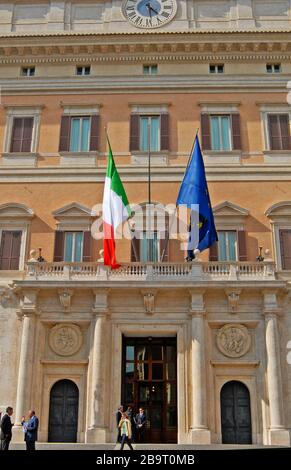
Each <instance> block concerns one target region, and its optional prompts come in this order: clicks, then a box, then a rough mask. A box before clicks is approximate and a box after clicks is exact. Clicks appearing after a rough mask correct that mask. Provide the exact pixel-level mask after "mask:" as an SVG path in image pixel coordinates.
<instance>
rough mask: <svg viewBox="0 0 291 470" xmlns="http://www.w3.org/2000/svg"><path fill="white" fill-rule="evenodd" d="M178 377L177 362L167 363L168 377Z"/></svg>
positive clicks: (171, 378) (168, 378) (169, 378)
mask: <svg viewBox="0 0 291 470" xmlns="http://www.w3.org/2000/svg"><path fill="white" fill-rule="evenodd" d="M175 378H176V363H175V362H169V363H168V364H166V379H167V380H174V379H175Z"/></svg>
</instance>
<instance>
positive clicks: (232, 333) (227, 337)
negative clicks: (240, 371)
mask: <svg viewBox="0 0 291 470" xmlns="http://www.w3.org/2000/svg"><path fill="white" fill-rule="evenodd" d="M216 344H217V347H218V349H219V351H220V352H221V353H222V354H223V355H224V356H226V357H231V358H239V357H242V356H244V355H245V354H247V352H248V351H249V349H250V347H251V335H250V333H249V331H248V329H247V328H246V327H245V326H244V325H241V324H237V323H230V324H226V325H224V326H223V327H222V328H220V329H219V330H218V332H217V336H216Z"/></svg>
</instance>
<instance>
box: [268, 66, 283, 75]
mask: <svg viewBox="0 0 291 470" xmlns="http://www.w3.org/2000/svg"><path fill="white" fill-rule="evenodd" d="M266 70H267V72H268V73H281V72H282V67H281V64H267V65H266Z"/></svg>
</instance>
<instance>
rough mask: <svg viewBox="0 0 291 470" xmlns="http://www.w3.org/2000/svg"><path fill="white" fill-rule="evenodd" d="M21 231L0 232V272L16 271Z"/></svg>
mask: <svg viewBox="0 0 291 470" xmlns="http://www.w3.org/2000/svg"><path fill="white" fill-rule="evenodd" d="M21 239H22V231H20V230H2V232H1V245H0V270H18V269H19V261H20V250H21Z"/></svg>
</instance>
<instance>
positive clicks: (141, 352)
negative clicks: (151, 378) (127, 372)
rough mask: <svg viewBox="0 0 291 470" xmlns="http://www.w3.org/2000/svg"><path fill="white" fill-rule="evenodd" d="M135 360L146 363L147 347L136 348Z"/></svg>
mask: <svg viewBox="0 0 291 470" xmlns="http://www.w3.org/2000/svg"><path fill="white" fill-rule="evenodd" d="M136 358H137V360H138V361H148V359H149V351H148V347H147V346H138V347H137V351H136Z"/></svg>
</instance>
